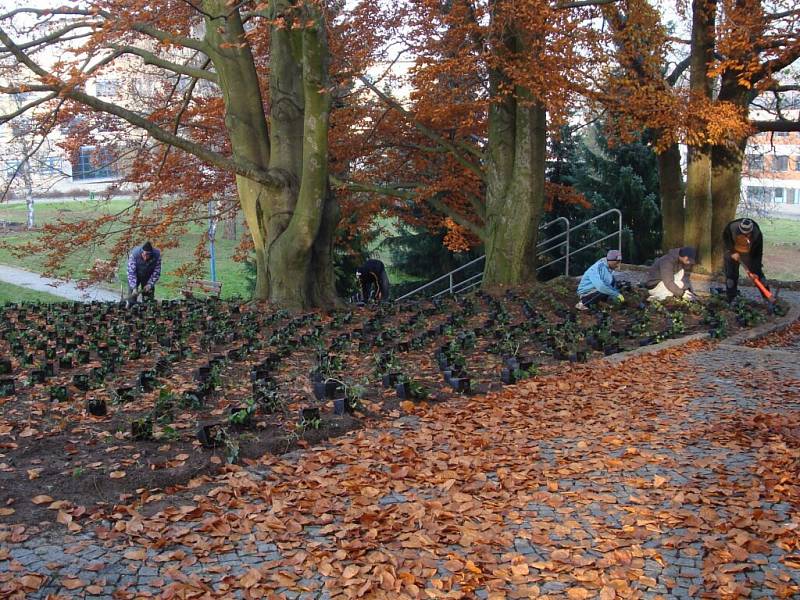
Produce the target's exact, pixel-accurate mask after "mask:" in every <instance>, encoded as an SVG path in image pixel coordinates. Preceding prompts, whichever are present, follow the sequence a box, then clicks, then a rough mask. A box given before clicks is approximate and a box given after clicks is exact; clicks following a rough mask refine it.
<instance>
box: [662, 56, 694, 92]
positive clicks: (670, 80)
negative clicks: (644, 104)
mask: <svg viewBox="0 0 800 600" xmlns="http://www.w3.org/2000/svg"><path fill="white" fill-rule="evenodd" d="M691 62H692V57H691V56H687V57H686V58H684V59H683V60H682V61H681V62H679V63H678V64H677V65H675V68H674V69H672V73H670V74H669V75H667V77H666V79H667V85H669V86H670V87H674V86H675V84H676V83H677V82H678V79H680V76H681V75H683V73H684V71H686V69H688V68H689V64H690V63H691Z"/></svg>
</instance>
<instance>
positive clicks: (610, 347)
mask: <svg viewBox="0 0 800 600" xmlns="http://www.w3.org/2000/svg"><path fill="white" fill-rule="evenodd" d="M617 352H619V345H618V344H606V345H605V346H604V347H603V354H605V355H606V356H611V355H612V354H616V353H617Z"/></svg>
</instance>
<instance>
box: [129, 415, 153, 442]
mask: <svg viewBox="0 0 800 600" xmlns="http://www.w3.org/2000/svg"><path fill="white" fill-rule="evenodd" d="M131 437H132V438H133V439H134V440H138V441H146V440H152V439H153V419H152V418H150V417H143V418H141V419H134V420H133V421H131Z"/></svg>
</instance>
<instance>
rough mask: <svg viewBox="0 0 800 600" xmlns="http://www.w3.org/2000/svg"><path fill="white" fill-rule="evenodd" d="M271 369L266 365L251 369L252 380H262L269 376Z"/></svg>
mask: <svg viewBox="0 0 800 600" xmlns="http://www.w3.org/2000/svg"><path fill="white" fill-rule="evenodd" d="M269 374H270V370H269V369H268V368H266V367H256V368H255V369H253V370H252V371H250V381H252V382H254V383H255V382H256V381H262V380H264V379H267V378H268V377H269Z"/></svg>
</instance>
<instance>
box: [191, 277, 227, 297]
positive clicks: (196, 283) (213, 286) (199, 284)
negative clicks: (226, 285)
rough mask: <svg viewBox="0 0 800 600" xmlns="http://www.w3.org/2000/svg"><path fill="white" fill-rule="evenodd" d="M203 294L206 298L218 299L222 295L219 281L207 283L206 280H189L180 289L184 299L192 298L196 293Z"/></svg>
mask: <svg viewBox="0 0 800 600" xmlns="http://www.w3.org/2000/svg"><path fill="white" fill-rule="evenodd" d="M198 291H199V292H203V293H204V294H205V295H206V296H210V297H214V298H219V296H220V294H221V293H222V282H221V281H208V280H206V279H189V280H187V281H186V283H185V284H184V286H183V289H181V294H183V296H184V297H185V298H194V297H195V294H196V292H198Z"/></svg>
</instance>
